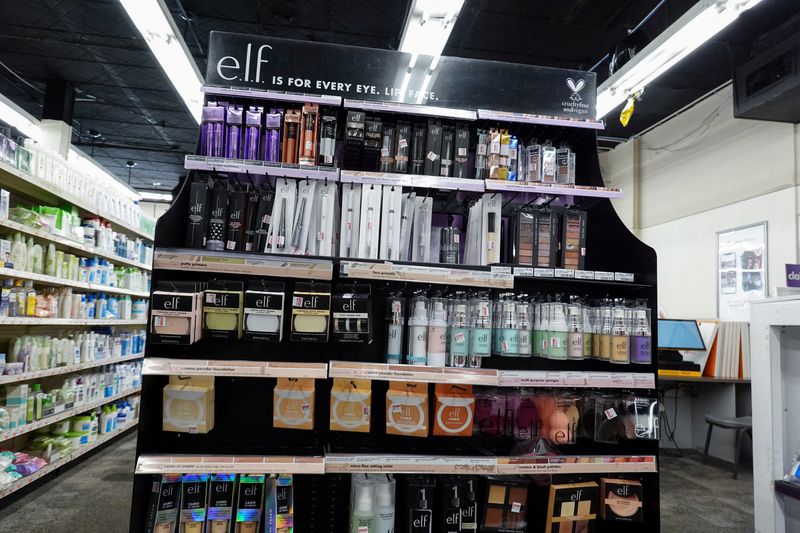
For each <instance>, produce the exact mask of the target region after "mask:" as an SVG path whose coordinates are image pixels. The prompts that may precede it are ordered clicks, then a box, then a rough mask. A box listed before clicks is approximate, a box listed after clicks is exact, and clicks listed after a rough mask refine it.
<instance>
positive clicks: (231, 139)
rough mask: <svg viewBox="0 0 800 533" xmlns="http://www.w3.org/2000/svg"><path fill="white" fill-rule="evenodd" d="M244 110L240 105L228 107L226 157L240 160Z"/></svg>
mask: <svg viewBox="0 0 800 533" xmlns="http://www.w3.org/2000/svg"><path fill="white" fill-rule="evenodd" d="M243 119H244V110H243V109H242V108H241V107H240V106H238V105H232V106H230V107H228V117H227V120H226V124H225V157H227V158H229V159H239V158H240V157H241V146H242V124H243Z"/></svg>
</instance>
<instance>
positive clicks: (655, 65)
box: [597, 0, 761, 120]
mask: <svg viewBox="0 0 800 533" xmlns="http://www.w3.org/2000/svg"><path fill="white" fill-rule="evenodd" d="M760 1H761V0H700V1H699V2H697V4H695V5H694V6H692V8H691V9H689V11H687V12H686V13H684V14H683V15H682V16H681V17H680V18H679V19H678V20H676V21H675V22H674V23H673V24H672V25H670V27H669V28H667V29H666V30H664V32H662V33H661V34H660V35H659V36H658V37H656V38H655V39H654V40H653V41H652V42H651V43H650V44H648V45H647V46H646V47H645V48H644V49H643V50H642V51H641V52H639V53H638V54H636V55H635V56H634V57H633V59H631V60H630V61H628V62H627V63H626V64H625V65H624V66H623V67H622V68H621V69H619V70H618V71H617V72H615V73H614V75H613V76H611V77H610V78H608V79H607V80H606V81H604V82H603V84H602V85H600V87H598V88H597V119H598V120H599V119H601V118H603V117H604V116H605V115H606V114H608V113H609V112H610V111H611V110H612V109H614V108H616V107H617V106H618V105H620V104H621V103H623V102H624V101H625V100H627V99H628V98H629V97H630V96H631V95H633V94H636V93H637V92H638V91H641V90H642V89H644V88H645V87H647V85H648V84H649V83H651V82H652V81H653V80H655V79H656V78H657V77H659V76H660V75H661V74H663V73H664V72H666V71H667V70H669V69H670V68H672V66H674V65H675V64H676V63H678V62H679V61H680V60H681V59H683V58H684V57H686V56H688V55H689V54H691V53H692V52H694V51H695V50H696V49H697V48H699V47H700V46H701V45H703V43H705V42H706V41H708V40H709V39H711V38H712V37H713V36H714V35H716V34H717V33H719V32H720V31H722V30H723V29H724V28H726V27H727V26H728V25H729V24H730V23H732V22H733V21H735V20H736V19H737V18H739V15H741V14H742V13H743V12H744V11H747V10H748V9H750V8H751V7H753V6H754V5H756V4H758V3H759V2H760Z"/></svg>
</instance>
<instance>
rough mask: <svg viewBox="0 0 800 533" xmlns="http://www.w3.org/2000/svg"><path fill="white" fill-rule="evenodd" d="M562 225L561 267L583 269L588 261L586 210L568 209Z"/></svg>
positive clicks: (564, 214)
mask: <svg viewBox="0 0 800 533" xmlns="http://www.w3.org/2000/svg"><path fill="white" fill-rule="evenodd" d="M561 227H562V241H561V242H562V244H561V263H560V264H561V267H562V268H568V269H571V270H583V267H584V264H585V262H586V212H585V211H578V210H576V209H567V210H566V211H564V213H563V216H562V223H561Z"/></svg>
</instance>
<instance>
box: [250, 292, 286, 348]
mask: <svg viewBox="0 0 800 533" xmlns="http://www.w3.org/2000/svg"><path fill="white" fill-rule="evenodd" d="M284 296H285V293H284V286H283V283H281V282H267V281H264V280H261V279H259V280H250V281H249V282H248V286H247V291H246V292H245V293H244V338H245V339H249V340H254V341H262V342H263V341H268V342H280V341H281V340H282V339H283V303H284Z"/></svg>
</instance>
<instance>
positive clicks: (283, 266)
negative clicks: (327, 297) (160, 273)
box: [153, 248, 333, 280]
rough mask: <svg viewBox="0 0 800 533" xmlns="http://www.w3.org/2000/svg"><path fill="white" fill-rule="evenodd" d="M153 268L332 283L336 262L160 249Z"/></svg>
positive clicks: (287, 256) (281, 256) (155, 255)
mask: <svg viewBox="0 0 800 533" xmlns="http://www.w3.org/2000/svg"><path fill="white" fill-rule="evenodd" d="M153 267H154V268H161V269H164V270H183V271H192V272H215V273H221V274H245V275H253V276H274V277H281V278H300V279H318V280H329V279H331V278H332V277H333V261H331V260H330V259H309V258H306V257H302V256H297V257H295V256H291V255H268V254H254V253H253V254H249V253H229V252H209V251H206V250H193V249H191V248H158V249H156V250H155V253H154V259H153Z"/></svg>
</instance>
